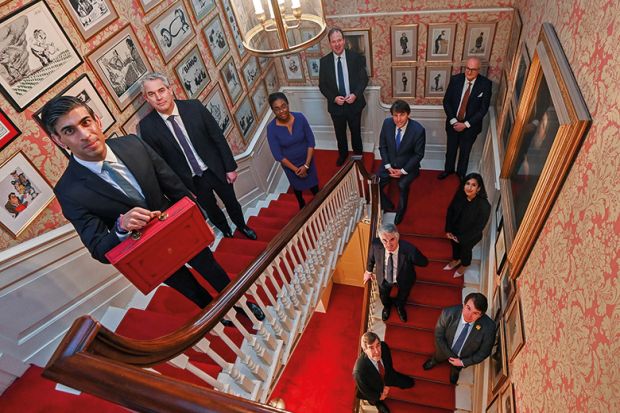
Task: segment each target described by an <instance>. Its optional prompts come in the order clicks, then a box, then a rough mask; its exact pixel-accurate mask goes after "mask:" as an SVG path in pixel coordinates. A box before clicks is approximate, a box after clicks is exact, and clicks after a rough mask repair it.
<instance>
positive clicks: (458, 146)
mask: <svg viewBox="0 0 620 413" xmlns="http://www.w3.org/2000/svg"><path fill="white" fill-rule="evenodd" d="M446 134H447V136H448V140H447V148H446V163H445V165H444V171H445V172H454V164H455V162H456V155H457V152H458V157H459V160H458V163H457V165H456V173H457V174H459V176H461V177H464V176H465V175H467V165H468V164H469V154H470V152H471V148H472V147H473V146H474V142H476V138H477V137H478V134H474V133H472V132H471V131H469V130H467V129H465V130H464V131H463V132H456V131H455V130H454V129H452V126H448V127H446Z"/></svg>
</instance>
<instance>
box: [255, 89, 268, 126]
mask: <svg viewBox="0 0 620 413" xmlns="http://www.w3.org/2000/svg"><path fill="white" fill-rule="evenodd" d="M267 97H268V95H267V88H266V87H265V83H263V82H261V83H259V84H258V86H257V87H256V90H255V91H254V93H252V103H253V104H254V109H256V117H257V118H260V117H262V116H263V115H264V114H265V111H266V110H267V108H268V107H269V102H268V101H267Z"/></svg>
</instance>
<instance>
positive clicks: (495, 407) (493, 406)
mask: <svg viewBox="0 0 620 413" xmlns="http://www.w3.org/2000/svg"><path fill="white" fill-rule="evenodd" d="M486 413H500V410H499V396H497V397H496V398H494V399H493V400H491V403H489V404H488V406H487V409H486Z"/></svg>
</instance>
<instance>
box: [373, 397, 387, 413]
mask: <svg viewBox="0 0 620 413" xmlns="http://www.w3.org/2000/svg"><path fill="white" fill-rule="evenodd" d="M375 407H376V408H377V410H378V411H379V413H390V409H389V408H388V407H387V404H385V402H384V401H383V400H379V401H378V402H377V403H376V404H375Z"/></svg>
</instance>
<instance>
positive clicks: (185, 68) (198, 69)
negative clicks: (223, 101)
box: [174, 46, 211, 99]
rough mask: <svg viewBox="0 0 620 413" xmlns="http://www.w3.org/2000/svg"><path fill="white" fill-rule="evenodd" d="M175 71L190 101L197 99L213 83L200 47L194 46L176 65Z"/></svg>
mask: <svg viewBox="0 0 620 413" xmlns="http://www.w3.org/2000/svg"><path fill="white" fill-rule="evenodd" d="M174 71H175V72H176V74H177V77H178V78H179V82H181V85H183V90H185V93H186V94H187V97H188V98H189V99H196V98H197V97H198V96H199V95H200V93H201V92H202V91H203V90H205V88H206V87H207V85H208V84H209V82H211V78H210V77H209V74H208V72H207V68H206V66H205V62H204V60H202V56H201V55H200V52H199V51H198V46H194V47H193V48H192V49H191V50H190V51H189V53H188V54H187V55H186V56H185V57H184V58H183V59H182V60H181V61H180V62H179V63H178V64H177V65H176V67H175V68H174Z"/></svg>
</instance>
